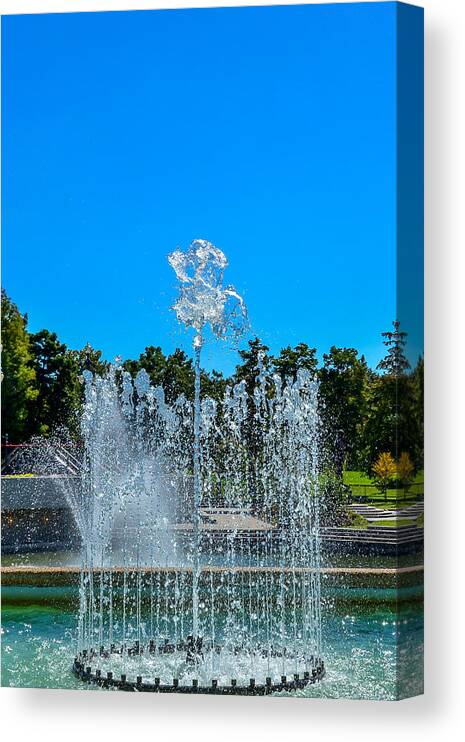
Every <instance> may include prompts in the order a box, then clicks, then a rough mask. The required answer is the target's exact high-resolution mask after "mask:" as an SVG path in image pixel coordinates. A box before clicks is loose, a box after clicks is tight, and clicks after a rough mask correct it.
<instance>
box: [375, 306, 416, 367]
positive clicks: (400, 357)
mask: <svg viewBox="0 0 465 742" xmlns="http://www.w3.org/2000/svg"><path fill="white" fill-rule="evenodd" d="M392 324H393V326H394V332H392V331H389V332H382V333H381V336H382V337H383V338H386V340H384V341H383V342H384V345H385V346H386V347H387V349H388V352H387V355H386V356H385V357H384V358H383V359H382V360H381V361H380V362H379V363H378V365H377V367H376V368H378V369H380V371H385V372H386V373H387V374H389V375H390V376H401V375H402V374H403V373H405V371H407V369H409V368H410V363H409V362H408V360H407V358H406V357H405V350H404V349H405V344H406V337H407V333H406V332H402V331H401V330H400V329H399V328H400V322H399V321H398V320H394V322H393V323H392Z"/></svg>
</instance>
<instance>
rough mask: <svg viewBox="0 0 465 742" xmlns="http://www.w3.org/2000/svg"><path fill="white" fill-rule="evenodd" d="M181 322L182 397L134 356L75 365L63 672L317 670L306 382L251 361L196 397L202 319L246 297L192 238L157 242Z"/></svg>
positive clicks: (262, 690) (199, 686) (215, 679)
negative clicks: (246, 372)
mask: <svg viewBox="0 0 465 742" xmlns="http://www.w3.org/2000/svg"><path fill="white" fill-rule="evenodd" d="M168 259H169V262H170V264H171V266H172V267H173V268H174V270H175V273H176V276H177V278H178V280H179V286H180V293H179V298H178V301H177V302H176V304H175V305H174V307H173V309H174V311H175V312H176V315H177V318H178V320H179V321H180V322H181V323H182V324H184V325H185V326H186V328H189V329H192V330H193V332H194V337H193V351H194V359H195V363H194V371H195V383H194V398H193V401H190V400H188V399H186V398H185V397H183V396H181V397H179V398H178V399H177V400H176V401H175V402H174V403H172V404H168V402H167V401H166V399H165V395H164V392H163V389H162V388H161V387H155V388H154V387H153V386H152V385H151V384H150V379H149V376H148V374H147V372H146V371H143V370H142V371H140V372H139V373H138V374H137V377H136V378H135V380H133V379H132V378H131V376H130V374H129V373H128V372H127V371H125V370H124V369H123V368H122V366H121V365H120V364H119V363H116V364H114V365H113V366H112V367H111V368H110V370H109V371H108V373H107V375H106V376H105V377H103V378H98V377H96V378H93V377H92V374H91V373H90V372H84V380H85V405H84V413H83V418H82V433H83V438H84V441H85V451H86V461H85V477H84V486H83V487H82V489H81V491H80V493H79V494H78V495H74V496H73V509H74V510H75V512H76V521H77V523H78V526H79V529H80V532H81V537H82V543H83V548H82V570H81V578H80V612H79V626H78V652H77V655H76V658H75V661H74V667H73V669H74V672H75V674H76V675H77V676H78V677H80V678H81V679H82V680H84V681H86V682H92V683H97V684H99V685H102V686H104V687H114V688H119V689H122V690H136V691H137V690H139V691H152V692H171V691H178V692H202V693H225V694H236V693H243V694H267V693H271V692H275V691H283V690H284V691H287V690H295V689H297V688H303V687H304V686H305V685H307V684H308V683H313V682H316V681H318V680H320V679H321V678H322V677H323V675H324V663H323V661H322V660H321V617H320V573H319V568H320V541H319V517H318V445H317V429H318V413H317V393H318V390H317V384H316V381H315V380H314V379H313V378H312V377H311V375H310V374H309V373H308V372H306V371H300V372H299V373H298V374H297V377H296V378H295V379H286V380H285V381H284V382H283V381H282V380H281V378H280V377H277V376H270V375H269V374H268V373H267V372H266V370H265V368H264V367H263V363H262V362H261V361H260V362H259V364H258V367H257V372H256V379H255V384H254V390H253V392H252V393H247V390H246V385H245V383H244V382H240V383H237V384H235V385H234V386H229V387H228V388H227V389H226V391H225V394H224V397H223V399H221V400H219V401H218V400H216V401H215V400H213V399H210V398H208V397H205V396H204V397H203V398H202V397H201V388H200V371H201V351H202V347H203V344H204V342H205V336H206V330H207V327H208V326H209V327H210V329H211V331H212V332H213V334H214V335H215V336H217V337H220V338H224V339H226V338H228V337H230V336H231V335H232V336H233V338H237V337H239V336H240V334H241V332H242V331H243V329H244V327H245V326H246V316H247V315H246V309H245V305H244V302H243V300H242V298H241V297H240V296H239V294H238V293H237V291H236V290H235V289H234V288H233V287H232V286H226V287H223V285H222V284H223V272H224V269H225V268H226V266H227V260H226V257H225V255H224V254H223V253H222V252H221V251H220V250H219V249H218V248H216V247H214V246H213V245H212V244H210V243H209V242H207V241H206V240H195V241H194V242H192V244H191V245H190V248H189V249H188V251H187V252H182V251H180V250H176V251H175V252H173V253H172V254H171V255H170V256H169V258H168Z"/></svg>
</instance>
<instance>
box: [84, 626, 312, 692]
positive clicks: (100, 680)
mask: <svg viewBox="0 0 465 742" xmlns="http://www.w3.org/2000/svg"><path fill="white" fill-rule="evenodd" d="M197 641H198V640H197ZM192 647H193V641H192V637H188V639H187V641H180V642H178V643H177V644H173V643H170V642H169V641H165V643H164V644H162V645H159V646H157V645H155V643H154V642H153V641H151V642H150V643H149V644H148V645H146V646H145V647H144V646H143V645H139V643H138V642H136V643H135V644H134V645H132V646H131V647H116V646H115V645H112V646H111V647H110V649H106V648H105V647H100V649H99V650H97V649H91V650H83V651H82V652H81V653H80V654H78V655H77V656H76V657H75V659H74V663H73V673H74V674H75V675H76V677H78V678H79V679H80V680H82V681H83V682H85V683H93V684H95V685H99V686H101V687H103V688H115V689H116V690H123V691H133V692H143V693H144V692H145V693H201V694H205V693H206V694H215V695H217V694H220V695H229V696H238V695H239V696H265V695H268V694H270V693H279V692H282V691H287V692H289V691H295V690H301V689H302V688H305V687H306V686H307V685H311V684H313V683H316V682H318V681H320V680H322V679H323V677H324V675H325V666H324V662H323V660H321V659H319V658H318V659H315V660H314V659H313V658H311V665H312V670H311V672H308V671H304V672H303V673H301V674H297V673H296V674H294V675H292V676H286V675H282V676H281V678H280V680H279V682H274V681H273V680H272V678H270V677H268V678H266V681H265V683H257V682H256V681H255V679H254V678H250V680H249V684H248V685H241V684H238V682H237V681H236V680H235V679H234V678H232V679H231V681H230V683H229V684H227V685H219V684H218V681H217V680H215V679H212V680H211V684H210V685H200V684H199V681H198V679H196V678H193V679H192V683H191V684H190V685H182V684H180V683H179V679H178V678H173V682H172V683H161V682H160V678H155V679H154V682H153V683H148V682H145V681H143V680H142V677H141V676H138V677H136V679H135V681H130V680H128V679H127V677H126V675H121V676H120V677H119V678H117V677H114V676H113V673H112V672H107V673H106V675H103V674H102V671H101V670H100V669H98V668H97V667H95V664H96V660H97V661H98V658H100V657H101V658H103V659H108V658H109V657H110V656H111V655H113V654H114V655H116V654H123V653H127V654H129V655H139V654H153V653H158V654H173V653H174V652H176V651H179V652H184V651H185V652H186V658H187V661H188V662H192ZM210 649H211V650H213V651H216V652H220V651H221V646H220V645H214V646H212V647H210ZM234 651H235V652H236V653H239V652H240V651H241V650H240V648H237V649H236V650H234ZM259 651H260V653H261V654H262V656H263V655H264V656H266V655H267V654H269V653H270V651H271V654H272V655H273V656H274V657H278V656H282V653H281V651H280V650H276V651H275V650H268V649H265V648H262V649H260V650H259ZM200 652H201V643H200V645H199V655H200ZM194 662H195V660H194Z"/></svg>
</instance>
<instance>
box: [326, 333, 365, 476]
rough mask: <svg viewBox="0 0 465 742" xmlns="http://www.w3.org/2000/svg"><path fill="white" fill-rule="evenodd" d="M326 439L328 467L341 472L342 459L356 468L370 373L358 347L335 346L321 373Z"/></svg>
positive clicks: (327, 355) (328, 354)
mask: <svg viewBox="0 0 465 742" xmlns="http://www.w3.org/2000/svg"><path fill="white" fill-rule="evenodd" d="M318 375H319V380H320V418H321V423H322V439H323V445H324V449H325V456H326V458H327V460H328V465H329V466H330V468H332V469H339V470H340V469H341V464H340V460H341V459H342V460H345V461H346V465H349V466H351V467H354V468H356V466H357V464H358V452H359V448H360V441H361V434H362V428H363V422H364V419H365V416H366V410H367V402H366V395H367V387H368V382H369V379H370V372H369V370H368V366H367V364H366V361H365V358H364V356H360V357H359V356H358V352H357V350H356V349H355V348H336V347H335V346H332V348H331V349H330V351H329V353H325V354H324V356H323V367H322V368H321V369H320V371H319V374H318Z"/></svg>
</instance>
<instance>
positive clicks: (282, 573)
mask: <svg viewBox="0 0 465 742" xmlns="http://www.w3.org/2000/svg"><path fill="white" fill-rule="evenodd" d="M2 111H3V126H2V163H3V172H2V178H3V203H2V230H3V231H2V243H3V252H2V269H3V281H2V286H3V289H2V439H1V440H2V476H1V481H2V566H1V572H2V674H1V678H2V685H3V686H7V687H13V688H14V687H16V688H18V687H40V688H56V689H74V690H75V691H76V692H78V691H79V692H83V691H86V692H94V691H100V692H124V691H129V692H134V691H136V692H151V693H172V692H174V693H202V694H212V695H218V694H221V695H230V696H237V695H253V696H264V695H266V696H276V695H277V696H282V695H287V696H293V697H299V698H313V697H330V698H354V699H359V698H365V699H376V700H395V699H401V698H405V697H409V696H413V695H417V694H420V693H422V690H423V522H424V521H423V517H424V516H423V494H424V478H423V467H424V463H423V317H422V315H423V297H422V290H423V289H422V287H423V277H422V249H423V232H422V230H423V226H422V225H423V11H422V10H421V9H420V8H418V7H414V6H410V5H405V4H402V3H396V2H380V3H366V4H365V3H347V4H328V5H325V4H322V5H297V6H282V7H279V6H276V7H273V6H270V7H244V8H215V9H185V10H163V11H161V10H160V11H157V10H154V11H132V12H131V11H127V12H100V13H63V14H59V13H58V14H37V15H16V16H8V17H4V18H2Z"/></svg>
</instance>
